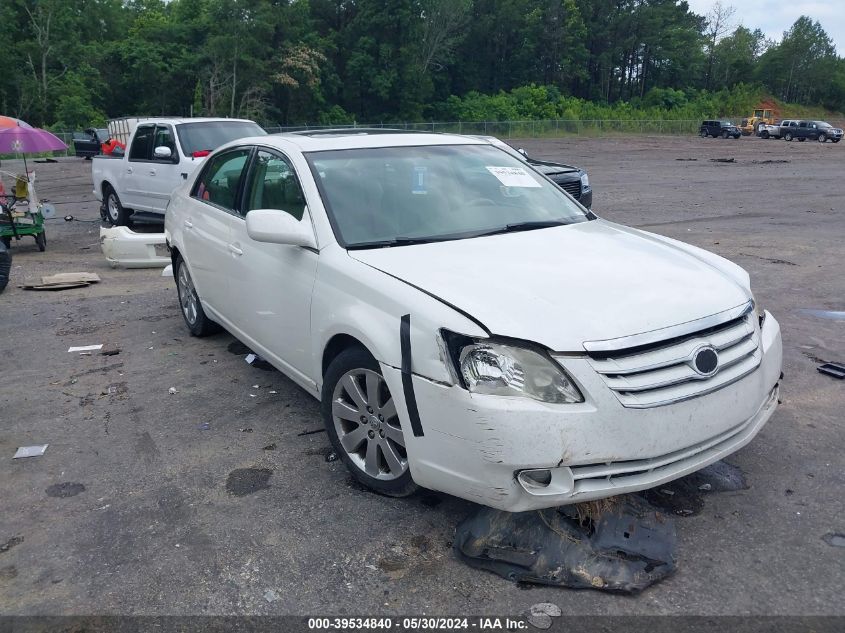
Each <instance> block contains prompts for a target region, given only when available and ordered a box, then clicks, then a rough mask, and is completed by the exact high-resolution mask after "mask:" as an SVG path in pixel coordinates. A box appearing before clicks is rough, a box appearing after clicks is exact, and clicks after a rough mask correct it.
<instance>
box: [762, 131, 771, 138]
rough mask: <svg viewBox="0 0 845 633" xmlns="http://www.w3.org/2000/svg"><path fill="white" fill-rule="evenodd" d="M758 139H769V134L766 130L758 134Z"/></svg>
mask: <svg viewBox="0 0 845 633" xmlns="http://www.w3.org/2000/svg"><path fill="white" fill-rule="evenodd" d="M760 138H769V133H768V132H767V131H766V130H763V131H762V132H760Z"/></svg>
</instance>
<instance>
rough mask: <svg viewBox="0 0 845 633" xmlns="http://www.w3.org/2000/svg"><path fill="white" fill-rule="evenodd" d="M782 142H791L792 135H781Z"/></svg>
mask: <svg viewBox="0 0 845 633" xmlns="http://www.w3.org/2000/svg"><path fill="white" fill-rule="evenodd" d="M783 140H784V141H791V140H792V134H790V133H789V132H787V133H786V134H784V135H783Z"/></svg>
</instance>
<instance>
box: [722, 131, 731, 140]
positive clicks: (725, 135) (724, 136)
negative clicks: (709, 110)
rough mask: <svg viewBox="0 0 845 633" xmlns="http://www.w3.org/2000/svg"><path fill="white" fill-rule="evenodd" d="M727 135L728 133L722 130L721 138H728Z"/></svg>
mask: <svg viewBox="0 0 845 633" xmlns="http://www.w3.org/2000/svg"><path fill="white" fill-rule="evenodd" d="M728 136H730V135H729V134H728V133H727V131H725V132H722V138H728Z"/></svg>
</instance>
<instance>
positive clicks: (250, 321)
mask: <svg viewBox="0 0 845 633" xmlns="http://www.w3.org/2000/svg"><path fill="white" fill-rule="evenodd" d="M254 209H276V210H279V211H280V212H284V213H289V214H290V215H292V216H293V217H295V218H296V219H297V220H299V221H300V222H303V223H304V224H305V225H306V227H307V229H308V230H309V231H312V230H313V229H312V227H311V219H310V217H309V216H308V211H307V208H306V204H305V197H304V195H303V193H302V187H301V186H300V183H299V179H298V178H297V175H296V172H295V171H294V169H293V167H292V166H291V163H290V162H289V161H288V160H287V158H285V157H284V156H282V154H280V153H277V152H275V151H270V150H267V149H261V148H259V149H258V150H257V151H256V153H255V156H254V158H253V163H252V167H251V168H250V170H249V176H248V177H247V184H246V188H245V190H244V196H243V205H242V210H241V214H240V215H239V216H238V217H236V218H235V220H234V221H233V223H232V229H233V231H232V244H231V246H232V249H233V250H234V251H235V252H236V253H237V255H236V256H235V258H234V266H235V270H234V273H233V280H232V299H233V302H234V305H235V306H236V310H237V315H238V316H237V319H236V320H237V327H238V328H242V334H243V335H244V338H245V339H251V340H245V341H244V342H246V343H247V344H250V343H252V344H256V346H257V347H261V348H263V349H264V351H265V353H267V354H269V355H270V356H271V357H272V360H274V361H275V362H276V363H280V364H281V365H282V366H283V367H285V368H286V373H288V374H290V375H292V376H293V377H298V378H299V382H307V383H313V382H314V380H315V376H312V375H310V374H311V373H312V372H311V368H312V366H313V362H312V358H311V355H312V352H311V295H312V291H313V288H314V280H315V276H316V271H317V258H318V254H317V253H316V252H314V251H312V250H309V249H305V248H302V247H299V246H288V245H284V244H267V243H263V242H256V241H254V240H252V239H251V238H250V237H249V235H247V232H246V220H245V218H246V216H247V215H248V214H249V212H250V211H251V210H254Z"/></svg>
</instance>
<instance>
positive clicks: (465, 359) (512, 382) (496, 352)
mask: <svg viewBox="0 0 845 633" xmlns="http://www.w3.org/2000/svg"><path fill="white" fill-rule="evenodd" d="M443 334H444V340H445V342H446V345H447V347H448V348H449V355H450V356H451V357H452V362H453V363H454V365H455V367H454V369H455V370H456V371H457V374H458V375H457V378H458V380H459V382H460V383H461V385H462V386H463V387H464V388H466V389H467V390H469V391H470V392H472V393H481V394H488V395H494V396H522V397H528V398H533V399H534V400H539V401H541V402H549V403H552V404H572V403H576V402H583V401H584V396H582V395H581V392H580V391H579V390H578V387H576V386H575V383H574V382H573V380H572V379H571V378H570V377H569V376H568V375H567V374H566V372H565V371H563V369H562V368H561V367H560V366H559V365H557V363H555V362H554V361H553V360H552V359H551V358H549V357H548V356H546V355H544V354H542V353H541V352H540V351H537V350H534V349H531V348H530V347H528V346H524V347H523V346H521V345H518V344H516V345H515V344H513V343H499V342H495V341H488V340H484V339H480V340H479V339H470V338H468V337H465V336H461V335H458V334H453V333H451V332H448V333H447V332H444V333H443Z"/></svg>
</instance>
